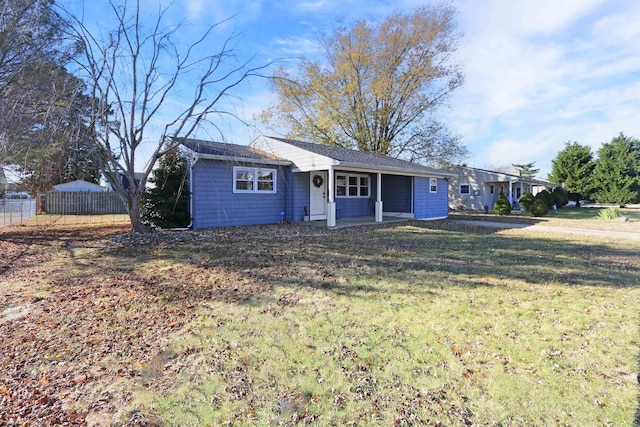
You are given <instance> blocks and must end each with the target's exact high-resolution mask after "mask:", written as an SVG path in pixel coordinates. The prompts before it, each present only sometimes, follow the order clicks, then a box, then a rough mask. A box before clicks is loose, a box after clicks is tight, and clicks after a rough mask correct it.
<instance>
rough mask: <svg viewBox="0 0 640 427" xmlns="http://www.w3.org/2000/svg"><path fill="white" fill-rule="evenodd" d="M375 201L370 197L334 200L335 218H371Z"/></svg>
mask: <svg viewBox="0 0 640 427" xmlns="http://www.w3.org/2000/svg"><path fill="white" fill-rule="evenodd" d="M374 202H375V200H374V199H373V198H370V197H358V198H355V197H353V198H349V197H346V198H340V199H336V218H337V219H340V218H356V217H359V216H371V215H373V214H374V211H375V203H374Z"/></svg>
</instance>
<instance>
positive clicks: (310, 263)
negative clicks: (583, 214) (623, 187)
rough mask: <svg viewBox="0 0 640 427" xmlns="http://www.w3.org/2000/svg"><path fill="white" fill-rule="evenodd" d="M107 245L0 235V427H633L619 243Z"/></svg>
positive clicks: (634, 283)
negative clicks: (123, 426) (44, 426)
mask: <svg viewBox="0 0 640 427" xmlns="http://www.w3.org/2000/svg"><path fill="white" fill-rule="evenodd" d="M636 224H637V223H636ZM632 226H633V223H632ZM123 233H124V228H122V227H120V228H118V226H88V227H87V226H85V227H84V228H76V227H73V226H60V227H57V228H47V229H42V228H35V227H16V228H12V229H5V230H2V231H0V252H1V253H2V254H3V256H2V258H1V259H0V333H1V334H2V335H1V336H2V337H3V339H2V341H0V372H1V378H0V414H2V415H0V417H1V418H0V425H22V424H23V423H25V422H26V423H27V425H28V424H31V425H41V424H55V423H58V424H62V423H66V424H67V425H84V424H89V425H113V424H116V425H121V424H129V425H176V426H185V425H304V424H311V425H448V426H457V425H495V426H499V425H503V426H506V425H527V426H529V425H534V426H547V425H617V426H624V425H630V424H632V423H633V421H634V419H635V418H636V414H637V411H638V409H637V408H638V382H637V373H638V364H639V357H640V351H639V350H640V348H639V340H638V338H639V337H638V315H639V313H640V256H639V255H640V250H638V248H637V242H634V241H631V240H629V241H626V240H617V241H614V240H612V239H606V238H597V237H588V236H577V235H559V234H556V233H553V234H551V233H548V234H533V233H532V232H531V231H526V230H494V229H486V228H482V227H469V226H462V225H460V224H456V223H455V222H452V221H435V222H406V223H399V224H392V225H384V226H369V227H355V228H348V229H342V230H337V231H328V230H324V229H319V228H314V227H308V226H306V225H304V224H296V225H286V224H285V225H273V226H264V227H241V228H229V229H223V230H209V231H202V232H163V233H157V234H154V235H151V236H139V235H133V234H126V233H124V234H123ZM438 423H440V424H438Z"/></svg>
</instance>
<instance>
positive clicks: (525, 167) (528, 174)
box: [511, 162, 540, 178]
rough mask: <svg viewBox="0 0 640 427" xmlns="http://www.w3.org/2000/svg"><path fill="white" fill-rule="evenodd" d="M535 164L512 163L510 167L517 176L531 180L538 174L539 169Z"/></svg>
mask: <svg viewBox="0 0 640 427" xmlns="http://www.w3.org/2000/svg"><path fill="white" fill-rule="evenodd" d="M535 165H536V162H531V163H512V164H511V166H513V167H514V168H516V170H517V171H518V174H519V175H520V176H523V177H525V178H533V177H535V176H536V174H537V173H538V172H540V168H536V167H535Z"/></svg>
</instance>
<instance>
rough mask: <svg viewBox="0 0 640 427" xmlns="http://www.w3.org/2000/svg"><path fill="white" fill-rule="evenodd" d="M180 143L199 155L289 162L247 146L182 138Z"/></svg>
mask: <svg viewBox="0 0 640 427" xmlns="http://www.w3.org/2000/svg"><path fill="white" fill-rule="evenodd" d="M180 143H181V144H182V145H184V146H185V147H187V148H188V149H190V150H192V151H194V152H196V153H198V154H207V155H212V156H221V157H229V158H244V159H255V160H279V161H287V160H286V159H283V158H280V157H278V156H275V155H273V154H271V153H267V152H265V151H262V150H258V149H257V148H253V147H250V146H247V145H237V144H228V143H226V142H214V141H204V140H201V139H189V138H182V139H181V140H180Z"/></svg>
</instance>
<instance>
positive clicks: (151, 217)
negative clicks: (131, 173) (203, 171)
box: [141, 150, 191, 228]
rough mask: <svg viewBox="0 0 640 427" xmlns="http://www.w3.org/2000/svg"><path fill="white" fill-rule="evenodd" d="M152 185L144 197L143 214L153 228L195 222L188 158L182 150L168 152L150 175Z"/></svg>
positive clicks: (146, 222) (180, 225)
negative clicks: (191, 206) (193, 220)
mask: <svg viewBox="0 0 640 427" xmlns="http://www.w3.org/2000/svg"><path fill="white" fill-rule="evenodd" d="M149 182H150V183H151V185H152V188H150V189H148V190H147V191H146V192H145V194H144V197H143V198H142V206H141V216H142V221H143V223H144V224H145V225H146V226H149V227H152V228H177V227H186V226H188V225H189V223H190V222H191V215H190V212H189V189H188V182H187V161H186V159H185V158H184V156H183V155H182V153H181V152H180V151H179V150H173V151H170V152H168V153H167V154H166V155H165V156H164V157H162V158H161V159H160V162H159V164H158V168H157V169H154V171H153V175H152V176H151V178H149Z"/></svg>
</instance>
